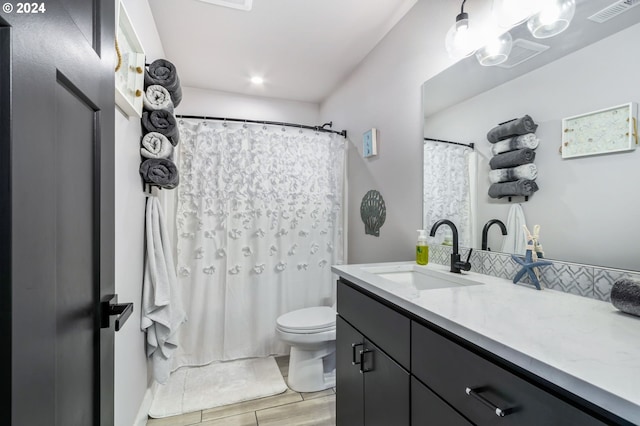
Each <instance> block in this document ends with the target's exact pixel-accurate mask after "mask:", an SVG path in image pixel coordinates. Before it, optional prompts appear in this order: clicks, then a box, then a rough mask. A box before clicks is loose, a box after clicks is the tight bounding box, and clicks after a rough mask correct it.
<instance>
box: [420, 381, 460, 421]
mask: <svg viewBox="0 0 640 426" xmlns="http://www.w3.org/2000/svg"><path fill="white" fill-rule="evenodd" d="M411 424H412V425H447V426H473V425H472V424H471V423H469V422H468V421H467V419H465V418H464V417H462V416H461V415H460V414H458V412H457V411H456V410H454V409H453V408H451V407H449V406H448V405H447V403H445V402H444V401H443V400H442V399H440V398H439V397H438V396H437V395H436V394H434V393H433V392H431V391H430V390H429V388H427V387H426V386H425V385H423V384H422V383H420V382H419V381H418V380H416V378H415V377H412V378H411Z"/></svg>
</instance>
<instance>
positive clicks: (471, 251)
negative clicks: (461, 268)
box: [465, 248, 473, 263]
mask: <svg viewBox="0 0 640 426" xmlns="http://www.w3.org/2000/svg"><path fill="white" fill-rule="evenodd" d="M471 253H473V249H472V248H470V249H469V253H468V254H467V260H465V263H469V260H470V259H471Z"/></svg>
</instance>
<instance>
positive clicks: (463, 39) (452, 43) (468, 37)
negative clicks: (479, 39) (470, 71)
mask: <svg viewBox="0 0 640 426" xmlns="http://www.w3.org/2000/svg"><path fill="white" fill-rule="evenodd" d="M466 1H467V0H462V6H461V7H460V13H459V14H458V16H456V22H455V24H453V25H452V26H451V28H449V31H447V36H446V38H445V40H444V45H445V47H446V48H447V52H448V53H449V56H450V57H451V58H453V59H462V58H466V57H467V56H471V55H473V53H474V52H475V50H476V49H475V48H473V43H474V35H473V31H472V29H471V28H470V27H469V14H468V13H465V11H464V4H465V3H466Z"/></svg>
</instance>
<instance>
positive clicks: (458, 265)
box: [429, 219, 473, 274]
mask: <svg viewBox="0 0 640 426" xmlns="http://www.w3.org/2000/svg"><path fill="white" fill-rule="evenodd" d="M440 225H449V228H451V232H453V252H452V253H451V269H450V270H451V272H454V273H456V274H459V273H460V271H468V270H470V269H471V263H469V259H471V252H472V251H473V249H469V255H468V256H467V260H466V261H464V262H462V261H461V260H460V253H458V250H459V247H458V228H456V225H454V224H453V222H451V221H450V220H448V219H440V220H439V221H437V222H436V223H434V224H433V226H432V227H431V232H429V235H430V236H432V237H435V236H436V231H437V230H438V228H439V227H440Z"/></svg>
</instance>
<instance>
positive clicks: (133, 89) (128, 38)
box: [115, 1, 145, 118]
mask: <svg viewBox="0 0 640 426" xmlns="http://www.w3.org/2000/svg"><path fill="white" fill-rule="evenodd" d="M116 16H117V18H116V19H117V21H116V22H117V26H116V45H115V49H116V57H117V58H116V68H115V73H116V105H118V107H120V109H121V110H122V111H123V112H124V113H125V114H127V116H129V117H131V116H136V117H138V118H140V117H142V95H143V91H144V66H145V56H144V50H143V49H142V44H141V43H140V40H139V39H138V36H137V35H136V32H135V30H134V28H133V24H132V23H131V20H130V19H129V15H127V11H126V9H125V8H124V5H123V4H122V2H121V1H120V2H118V10H117V11H116Z"/></svg>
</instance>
